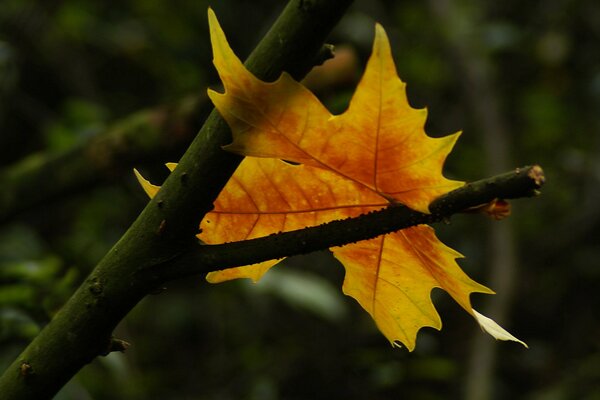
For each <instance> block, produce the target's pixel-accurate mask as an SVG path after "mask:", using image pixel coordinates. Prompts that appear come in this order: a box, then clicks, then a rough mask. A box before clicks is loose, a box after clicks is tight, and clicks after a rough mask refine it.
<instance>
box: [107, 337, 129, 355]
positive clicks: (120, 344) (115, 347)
mask: <svg viewBox="0 0 600 400" xmlns="http://www.w3.org/2000/svg"><path fill="white" fill-rule="evenodd" d="M129 346H131V343H129V342H127V341H126V340H123V339H117V338H116V337H111V338H110V341H109V342H108V345H107V346H106V350H104V351H103V352H102V353H101V354H100V355H102V356H107V355H109V354H110V353H112V352H115V351H118V352H121V353H125V350H127V349H128V348H129Z"/></svg>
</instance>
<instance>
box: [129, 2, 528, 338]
mask: <svg viewBox="0 0 600 400" xmlns="http://www.w3.org/2000/svg"><path fill="white" fill-rule="evenodd" d="M209 23H210V31H211V41H212V46H213V52H214V64H215V66H216V68H217V71H218V72H219V75H220V77H221V79H222V81H223V85H224V88H225V93H223V94H220V93H216V92H214V91H209V96H210V98H211V99H212V101H213V103H214V104H215V106H216V107H217V109H218V110H219V112H220V113H221V115H223V117H224V118H225V119H226V121H227V122H228V124H229V125H230V127H231V129H232V133H233V138H234V140H233V143H232V144H231V145H229V146H226V148H227V150H230V151H234V152H237V153H239V154H243V155H246V156H249V157H246V158H245V159H244V160H243V161H242V163H241V164H240V166H239V167H238V169H237V170H236V172H235V173H234V175H233V176H232V178H231V180H230V181H229V182H228V183H227V185H226V186H225V188H224V189H223V191H222V192H221V194H220V195H219V197H218V198H217V200H216V202H215V204H214V206H215V207H214V210H213V211H212V212H210V213H208V214H207V215H206V217H205V218H204V220H203V221H202V222H201V232H202V233H201V234H200V235H199V238H200V239H201V240H203V241H204V242H205V243H208V244H212V243H223V242H230V241H239V240H244V239H251V238H255V237H260V236H265V235H269V234H272V233H276V232H282V231H289V230H295V229H301V228H304V227H306V226H314V225H318V224H322V223H325V222H328V221H332V220H336V219H341V218H348V217H355V216H358V215H360V214H363V213H366V212H369V211H374V210H378V209H381V208H383V207H386V206H390V205H393V204H396V203H401V204H404V205H406V206H408V207H410V208H413V209H415V210H417V211H421V212H424V213H428V212H429V210H428V206H429V204H430V203H431V201H432V200H433V199H435V198H436V197H438V196H440V195H442V194H444V193H447V192H448V191H450V190H453V189H455V188H457V187H460V186H461V185H462V184H463V183H462V182H458V181H453V180H449V179H446V178H445V177H444V176H443V175H442V167H443V163H444V161H445V159H446V157H447V155H448V153H449V152H450V151H451V149H452V147H453V145H454V143H455V142H456V139H457V138H458V134H454V135H450V136H446V137H444V138H431V137H429V136H427V135H426V133H425V131H424V124H425V119H426V111H425V110H416V109H413V108H412V107H410V105H409V104H408V101H407V98H406V92H405V84H404V83H403V82H402V81H401V80H400V79H399V78H398V76H397V73H396V69H395V66H394V62H393V59H392V56H391V50H390V46H389V42H388V39H387V36H386V34H385V31H384V30H383V28H382V27H381V26H380V25H376V30H375V31H376V32H375V40H374V44H373V53H372V55H371V57H370V59H369V62H368V64H367V67H366V70H365V73H364V75H363V77H362V79H361V81H360V83H359V85H358V87H357V89H356V92H355V94H354V96H353V98H352V101H351V103H350V106H349V108H348V110H347V111H346V112H345V113H343V114H341V115H338V116H333V115H331V114H330V113H329V111H327V109H326V108H325V107H324V106H323V105H322V104H321V103H320V102H319V100H318V99H317V98H316V97H315V96H314V95H313V94H312V93H311V92H310V91H308V90H307V89H306V88H305V87H303V86H302V85H301V84H299V83H297V82H296V81H294V80H293V79H292V78H291V77H290V76H289V75H287V74H285V73H284V74H283V75H282V76H281V77H280V78H279V79H278V80H277V81H276V82H274V83H266V82H262V81H260V80H259V79H257V78H256V77H254V76H253V75H252V74H251V73H250V72H249V71H247V70H246V69H245V68H244V66H243V64H242V63H241V61H240V60H239V59H238V58H237V57H236V56H235V54H234V53H233V51H232V50H231V49H230V47H229V45H228V43H227V40H226V38H225V35H224V33H223V31H222V30H221V28H220V26H219V24H218V22H217V19H216V17H215V15H214V13H213V12H212V11H210V10H209ZM281 159H285V160H289V161H293V162H295V163H299V164H300V165H292V164H290V163H287V162H283V161H280V160H281ZM138 179H140V182H141V183H142V185H143V186H144V188H145V189H146V191H147V192H148V194H149V195H151V196H152V195H153V194H154V193H155V192H156V190H157V187H156V186H153V185H151V184H150V183H149V182H147V181H145V180H144V179H143V178H142V177H141V176H139V175H138ZM332 251H333V254H334V255H335V256H336V257H337V258H338V259H339V260H340V261H341V262H342V264H343V265H344V267H345V269H346V276H345V280H344V285H343V290H344V293H346V294H348V295H350V296H352V297H354V298H355V299H356V300H357V301H358V302H359V304H360V305H361V306H362V307H363V308H364V309H365V310H366V311H367V312H368V313H369V314H370V315H371V316H372V317H373V319H374V320H375V322H376V324H377V326H378V327H379V329H380V330H381V332H382V333H383V334H384V335H385V336H386V337H387V339H388V340H389V341H390V342H391V343H392V344H399V343H402V344H404V345H405V346H406V347H407V348H408V349H409V350H412V349H414V347H415V339H416V335H417V332H418V331H419V329H421V328H422V327H425V326H430V327H434V328H436V329H441V320H440V317H439V315H438V314H437V312H436V310H435V308H434V306H433V304H432V302H431V297H430V296H431V290H432V289H433V288H435V287H439V288H442V289H444V290H445V291H446V292H448V293H449V294H450V295H451V296H452V297H453V298H454V299H455V300H456V301H457V302H458V304H460V305H461V306H462V307H463V308H464V309H465V310H466V311H467V312H469V313H470V314H471V315H472V316H473V317H474V318H475V319H476V320H477V321H478V322H479V323H480V325H481V326H482V328H483V329H484V330H486V331H488V332H489V333H491V334H492V335H493V336H494V337H496V338H498V339H502V340H517V341H518V339H516V338H514V337H513V336H512V335H510V334H509V333H508V332H506V331H504V330H503V329H502V328H501V327H499V326H498V325H497V324H495V323H494V322H493V321H492V320H490V319H489V318H487V317H484V316H482V315H481V314H479V313H477V312H476V311H475V310H473V308H472V307H471V303H470V299H469V296H470V294H471V293H473V292H481V293H492V291H491V290H490V289H488V288H486V287H485V286H482V285H480V284H478V283H476V282H475V281H473V280H471V279H470V278H469V277H468V276H467V275H466V274H464V272H463V271H462V270H461V269H460V268H459V266H458V265H457V264H456V262H455V259H456V258H458V257H461V255H460V254H459V253H457V252H456V251H454V250H452V249H450V248H449V247H447V246H445V245H444V244H443V243H441V242H440V241H439V240H438V239H437V238H436V236H435V234H434V232H433V229H432V228H430V227H428V226H416V227H412V228H409V229H405V230H402V231H399V232H396V233H392V234H389V235H385V236H381V237H378V238H376V239H372V240H368V241H363V242H359V243H355V244H350V245H347V246H343V247H337V248H333V249H332ZM277 262H278V261H277V260H273V261H269V262H265V263H261V264H257V265H251V266H245V267H238V268H230V269H225V270H222V271H215V272H212V273H209V274H208V276H207V279H208V280H209V281H210V282H213V283H217V282H222V281H226V280H230V279H237V278H250V279H252V280H253V281H258V280H259V279H260V277H261V276H262V275H263V274H264V273H265V272H266V271H268V269H269V268H271V267H272V266H273V265H275V264H276V263H277Z"/></svg>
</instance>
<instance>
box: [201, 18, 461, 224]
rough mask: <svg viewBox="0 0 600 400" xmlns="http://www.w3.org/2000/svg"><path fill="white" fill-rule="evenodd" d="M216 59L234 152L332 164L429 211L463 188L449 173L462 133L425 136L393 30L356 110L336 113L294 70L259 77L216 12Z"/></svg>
mask: <svg viewBox="0 0 600 400" xmlns="http://www.w3.org/2000/svg"><path fill="white" fill-rule="evenodd" d="M209 16H210V17H209V21H210V25H211V38H212V43H213V51H214V52H215V54H214V64H215V66H216V68H217V70H218V72H219V75H220V77H221V80H222V81H223V85H224V87H225V93H223V94H220V93H216V92H214V91H209V96H210V98H211V100H212V101H213V103H214V104H215V106H216V107H217V109H218V110H219V112H220V113H221V115H223V117H224V118H225V119H226V120H227V122H228V124H229V126H230V127H231V129H232V132H233V137H234V141H233V143H232V144H230V145H229V146H226V149H227V150H230V151H234V152H237V153H240V154H243V155H247V156H258V157H272V158H281V159H285V160H290V161H294V162H298V163H301V164H304V165H310V166H313V167H318V168H323V169H328V170H330V171H333V172H335V173H337V174H339V175H341V176H343V177H345V178H346V179H349V180H352V181H355V182H357V183H360V184H361V185H364V186H365V187H367V188H369V189H371V190H373V191H375V192H376V193H379V194H381V195H382V196H383V197H384V198H387V199H391V200H394V201H397V202H400V203H402V204H405V205H406V206H408V207H410V208H413V209H415V210H417V211H421V212H425V213H427V212H429V210H428V206H429V203H431V201H432V200H433V199H435V198H436V197H438V196H440V195H442V194H444V193H447V192H448V191H450V190H453V189H456V188H458V187H460V186H462V185H463V183H462V182H458V181H453V180H449V179H446V178H444V177H443V175H442V165H443V163H444V160H445V159H446V156H447V155H448V153H449V152H450V151H451V150H452V147H453V146H454V143H455V142H456V140H457V138H458V134H454V135H450V136H446V137H443V138H431V137H429V136H427V135H426V134H425V131H424V124H425V119H426V114H427V113H426V111H425V110H416V109H413V108H412V107H410V105H409V104H408V102H407V99H406V90H405V84H404V83H403V82H402V81H401V80H400V78H398V75H397V74H396V68H395V66H394V62H393V59H392V56H391V51H390V46H389V42H388V39H387V36H386V34H385V31H384V30H383V28H382V27H381V26H380V25H377V26H376V29H375V42H374V44H373V53H372V55H371V58H370V59H369V62H368V64H367V67H366V70H365V73H364V75H363V77H362V79H361V81H360V83H359V85H358V87H357V89H356V92H355V94H354V96H353V98H352V101H351V103H350V106H349V108H348V110H347V111H346V112H345V113H344V114H342V115H339V116H333V115H331V114H330V113H329V111H327V109H326V108H325V107H324V106H323V105H322V104H321V102H320V101H319V100H318V99H317V98H316V97H315V96H314V95H313V94H312V93H311V92H310V91H309V90H308V89H306V88H305V87H304V86H302V85H301V84H299V83H298V82H296V81H294V80H293V79H292V78H291V77H290V76H289V75H287V74H285V73H284V74H282V76H281V77H280V78H279V79H278V80H277V81H276V82H274V83H266V82H262V81H260V80H258V79H257V78H256V77H254V76H253V75H252V74H251V73H250V72H249V71H247V70H246V69H245V68H244V66H243V65H242V63H241V62H240V61H239V59H237V57H236V56H235V54H233V52H232V51H231V49H230V48H229V46H228V45H227V41H226V39H225V36H224V34H223V31H222V30H221V28H220V27H219V25H218V22H217V21H216V18H215V17H214V14H212V13H209Z"/></svg>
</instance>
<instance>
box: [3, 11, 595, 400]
mask: <svg viewBox="0 0 600 400" xmlns="http://www.w3.org/2000/svg"><path fill="white" fill-rule="evenodd" d="M209 4H210V5H211V6H212V7H213V8H214V9H215V11H216V13H217V15H218V16H219V18H220V20H221V23H222V25H223V27H224V30H225V32H226V33H227V35H228V37H229V40H230V43H231V45H232V47H233V48H234V50H235V51H236V52H237V53H238V54H239V55H240V56H241V57H245V56H246V55H247V54H248V53H249V52H250V50H251V49H252V48H253V46H254V45H255V44H256V43H257V42H258V40H259V39H260V37H261V36H262V35H263V34H264V32H266V30H267V29H268V27H269V26H270V24H271V23H272V21H273V20H274V18H275V17H276V16H277V15H278V13H279V11H280V10H281V9H282V7H283V5H284V2H282V1H267V0H256V1H247V0H219V1H213V2H208V1H205V0H198V1H186V0H174V1H170V2H154V1H145V0H122V1H119V2H106V1H102V0H51V1H35V0H2V2H0V185H1V186H2V187H1V189H0V192H1V193H0V369H4V368H5V367H6V366H7V365H8V364H9V363H10V362H11V361H12V360H13V359H14V358H15V357H16V356H17V355H18V354H19V352H20V350H21V349H22V348H23V347H24V346H26V344H27V343H28V341H29V340H31V338H32V337H34V336H35V335H36V334H37V332H39V330H40V329H41V327H43V326H44V325H45V324H46V323H47V322H48V321H49V319H50V318H51V317H52V315H53V314H54V313H55V312H56V311H57V310H58V309H59V307H60V306H61V304H63V303H64V301H65V300H66V299H67V298H68V296H69V295H70V293H72V291H73V290H74V289H75V288H76V287H77V285H78V284H79V282H81V281H82V280H83V279H84V278H85V276H86V275H87V274H88V273H89V272H90V271H91V269H92V268H93V267H94V265H95V264H96V263H97V262H98V261H99V260H100V258H101V257H102V256H103V254H104V253H105V252H106V251H107V250H108V249H109V248H110V247H111V246H112V244H114V243H115V242H116V240H118V238H119V237H120V235H121V234H122V233H123V232H124V231H125V230H126V229H127V227H128V226H129V224H130V223H131V222H132V221H133V220H134V219H135V217H136V216H137V214H138V213H139V212H140V211H141V209H142V208H143V207H144V205H145V203H146V202H147V199H146V197H145V195H144V194H143V192H142V190H141V189H140V188H139V187H138V185H137V183H136V182H135V179H134V177H133V174H132V173H131V168H132V167H134V166H135V167H138V168H139V169H141V170H142V171H143V172H144V173H145V175H146V176H148V177H150V178H152V180H153V181H156V182H160V180H161V179H164V177H165V175H166V172H167V171H166V169H165V168H164V167H162V164H163V163H164V162H166V161H176V160H177V159H178V158H179V156H180V155H181V154H182V153H183V151H184V150H185V148H186V144H187V143H189V141H190V140H191V138H192V137H193V135H194V134H195V132H196V131H197V129H198V127H199V126H200V124H201V123H202V120H203V117H204V116H205V115H206V114H207V112H208V111H209V110H210V104H208V102H207V100H206V96H205V90H206V87H209V86H210V87H214V88H217V87H218V80H217V77H216V73H215V71H214V69H213V67H212V64H211V54H210V45H209V38H208V32H207V23H206V9H207V7H208V6H209ZM375 21H379V22H381V23H382V24H383V25H384V27H385V28H386V30H387V32H388V34H389V36H390V40H391V44H392V47H393V53H394V57H395V60H396V63H397V67H398V71H399V74H400V76H401V77H402V79H403V80H404V81H406V82H407V83H408V87H407V90H408V95H409V99H410V102H411V104H412V105H413V106H415V107H427V108H428V109H429V119H428V122H427V126H426V129H427V131H428V133H429V134H430V135H432V136H441V135H445V134H448V133H452V132H455V131H458V130H463V135H462V137H461V139H460V140H459V143H458V145H457V147H456V149H455V151H454V152H453V153H452V155H451V156H450V157H449V159H448V162H447V164H446V175H447V176H449V177H452V178H457V179H462V180H476V179H480V178H483V177H486V176H490V175H492V174H496V173H500V172H504V171H507V170H510V169H513V168H515V167H519V166H524V165H528V164H533V163H538V164H540V165H542V166H543V168H544V170H545V172H546V176H547V185H546V186H545V187H544V188H543V193H542V195H541V196H539V197H538V198H535V199H524V200H518V201H514V202H513V203H512V205H513V215H512V216H511V217H510V218H509V219H506V220H503V221H499V222H496V221H492V220H489V219H486V218H485V217H483V216H473V215H459V216H455V217H454V218H453V219H452V221H451V223H450V224H449V225H442V226H437V227H436V229H437V230H438V232H439V235H440V237H441V238H442V239H443V241H444V242H446V243H447V244H449V245H451V246H452V247H454V248H455V249H457V250H459V251H460V252H461V253H463V254H464V255H465V256H466V258H465V259H463V260H460V264H461V266H462V267H463V268H464V269H465V270H466V271H467V272H468V273H469V274H470V275H471V276H472V277H473V278H475V279H477V280H478V281H480V282H482V283H484V284H486V285H488V286H490V287H491V288H493V289H494V290H496V291H497V292H498V294H497V295H496V296H483V295H477V296H473V301H474V304H475V307H476V308H477V309H479V310H481V311H483V312H484V313H486V314H488V315H490V316H492V317H494V318H495V319H496V320H497V321H499V322H501V323H502V324H503V325H504V326H505V327H506V328H507V329H509V330H510V331H511V332H512V333H514V334H515V335H516V336H518V337H519V338H521V339H523V340H524V341H526V342H527V343H528V344H529V347H530V348H529V349H528V350H527V349H524V348H523V347H521V346H519V345H518V344H514V343H504V342H495V341H494V340H493V339H492V338H490V337H488V336H487V335H485V334H483V333H482V332H481V331H480V329H479V328H478V326H477V324H476V323H475V322H474V321H473V320H472V319H471V318H470V317H469V316H468V315H467V314H466V313H464V312H463V311H462V310H461V309H460V308H459V307H458V306H457V305H456V304H455V303H453V302H452V300H451V299H450V298H449V296H447V295H446V294H445V293H443V292H442V291H440V290H434V292H433V296H432V297H433V298H434V300H435V302H436V305H437V307H438V310H439V312H440V314H441V316H442V320H443V321H444V329H443V330H442V332H438V331H435V330H432V329H428V328H426V329H423V330H422V331H421V332H420V333H419V336H418V340H417V348H416V350H415V351H414V352H413V353H408V352H407V351H405V350H403V349H392V348H391V346H390V345H389V343H387V342H386V340H385V338H384V337H383V336H382V335H381V334H380V333H379V332H378V331H377V329H376V327H375V326H374V324H373V322H372V321H371V319H370V318H369V316H368V315H367V314H366V313H365V312H364V311H362V310H361V309H360V307H359V306H358V304H357V303H356V302H355V301H354V300H353V299H351V298H348V297H345V296H344V295H343V294H342V293H341V290H340V288H341V283H342V280H343V268H342V267H341V266H340V265H339V264H338V263H337V262H336V261H335V260H334V259H333V258H332V257H331V256H330V255H329V254H328V253H326V252H324V253H318V254H311V255H308V256H303V257H294V258H292V259H289V260H288V261H286V262H284V264H282V266H280V267H277V268H275V269H274V270H273V271H271V272H269V274H268V275H267V276H266V277H265V278H264V280H263V281H262V282H260V283H259V284H256V285H253V284H251V283H248V282H232V283H227V284H221V285H217V286H211V285H209V284H208V283H206V282H205V281H204V279H203V277H197V278H193V279H187V280H185V281H178V282H172V283H169V284H168V285H166V288H165V289H164V290H163V291H161V292H160V293H157V294H156V295H152V296H150V297H148V298H146V299H145V300H143V301H142V302H141V303H140V304H139V305H138V306H137V307H136V308H135V309H134V310H133V312H132V313H131V314H130V315H129V316H128V317H127V318H126V319H125V320H124V321H123V322H122V324H121V325H120V326H119V327H118V329H117V331H116V335H117V336H118V337H121V338H124V339H126V340H128V341H130V342H131V343H132V346H131V348H130V349H129V350H128V351H127V352H126V353H125V354H120V353H118V354H111V355H109V356H108V357H104V358H98V359H97V360H96V361H94V362H93V363H92V364H90V365H88V366H87V367H85V368H84V369H83V370H82V371H81V372H80V373H79V374H78V375H77V376H76V377H75V378H74V379H73V380H72V381H71V382H70V383H69V384H68V385H67V386H66V387H65V388H64V389H63V390H62V391H61V393H60V394H59V395H58V396H57V399H60V400H75V399H77V400H80V399H81V400H87V399H124V400H125V399H126V400H130V399H131V400H133V399H215V400H216V399H248V400H250V399H257V400H270V399H321V398H323V399H325V398H328V399H330V398H334V399H335V398H340V399H395V398H407V399H459V398H460V399H471V400H478V399H506V398H513V399H514V398H518V399H535V400H559V399H600V315H599V311H598V310H599V309H600V295H599V294H598V287H599V285H600V266H599V263H600V262H599V261H598V260H599V259H600V245H599V243H600V206H599V204H600V190H599V186H600V135H599V133H600V51H599V50H598V49H600V3H598V2H597V1H595V0H579V1H577V0H545V1H530V2H525V1H515V0H507V1H502V2H495V1H476V0H461V1H453V0H429V1H392V0H387V1H383V0H368V1H367V0H357V1H356V3H355V4H354V6H353V7H352V8H351V9H350V10H349V11H348V12H347V13H346V15H345V17H344V18H343V20H342V21H341V23H340V24H339V25H338V27H337V28H336V29H335V31H334V32H333V33H332V35H331V38H330V42H331V43H334V44H336V46H337V49H338V57H337V59H335V60H334V61H329V62H328V64H326V65H325V66H324V67H323V68H321V69H320V71H319V72H315V73H314V74H313V75H312V76H311V77H310V78H309V80H308V81H307V85H309V86H310V87H311V88H313V89H314V90H315V91H316V93H317V94H318V95H319V96H320V98H321V99H322V100H323V101H324V102H325V103H326V104H327V105H328V107H330V109H331V110H332V111H335V112H341V111H343V110H344V108H345V106H346V105H347V103H348V101H349V99H350V96H351V94H352V91H353V89H354V86H355V85H356V83H357V80H358V78H359V77H360V71H361V70H362V68H363V67H364V63H365V61H366V59H367V57H368V55H369V52H370V45H371V41H372V37H373V24H374V22H375ZM82 154H84V155H85V158H84V161H81V157H82V156H81V155H82ZM78 157H79V158H78ZM74 160H75V161H74ZM77 160H79V161H77ZM78 162H79V164H78ZM36 171H37V172H36ZM28 174H29V175H28ZM40 177H41V178H40ZM0 397H1V395H0Z"/></svg>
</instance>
